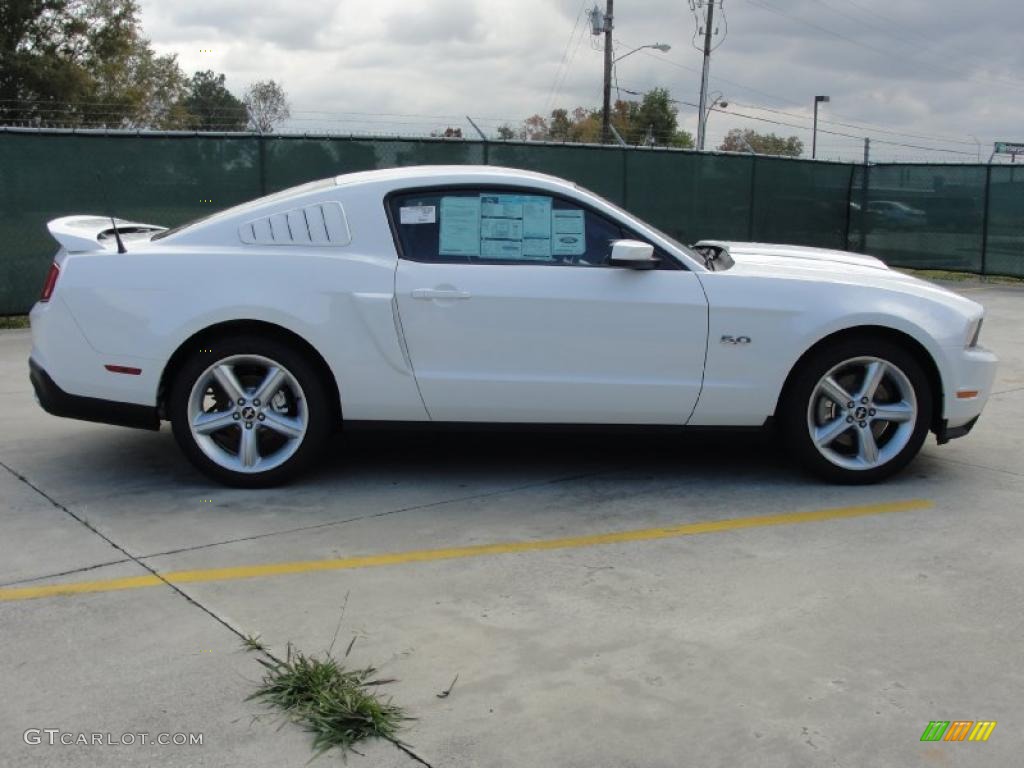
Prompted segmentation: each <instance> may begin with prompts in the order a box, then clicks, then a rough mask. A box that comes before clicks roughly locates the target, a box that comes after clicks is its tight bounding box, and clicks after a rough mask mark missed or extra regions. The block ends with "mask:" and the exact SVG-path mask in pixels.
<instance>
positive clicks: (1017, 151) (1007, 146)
mask: <svg viewBox="0 0 1024 768" xmlns="http://www.w3.org/2000/svg"><path fill="white" fill-rule="evenodd" d="M996 154H997V155H1024V144H1022V143H1021V142H1017V141H997V142H996Z"/></svg>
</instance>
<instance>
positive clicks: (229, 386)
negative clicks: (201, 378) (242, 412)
mask: <svg viewBox="0 0 1024 768" xmlns="http://www.w3.org/2000/svg"><path fill="white" fill-rule="evenodd" d="M213 378H215V379H216V380H217V383H218V384H220V387H221V389H223V390H224V394H226V395H227V396H228V397H230V398H231V400H232V401H237V400H238V399H239V398H240V397H244V396H245V390H244V389H243V388H242V385H241V384H239V383H238V378H237V377H236V376H235V371H234V369H233V368H232V367H231V366H230V365H226V364H225V365H218V366H217V367H216V368H214V369H213Z"/></svg>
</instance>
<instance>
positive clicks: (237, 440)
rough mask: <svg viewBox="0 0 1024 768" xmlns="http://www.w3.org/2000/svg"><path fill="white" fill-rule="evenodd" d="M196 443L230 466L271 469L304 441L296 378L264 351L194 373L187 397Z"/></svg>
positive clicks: (304, 417)
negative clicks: (198, 374) (197, 375)
mask: <svg viewBox="0 0 1024 768" xmlns="http://www.w3.org/2000/svg"><path fill="white" fill-rule="evenodd" d="M188 423H189V429H190V430H191V431H192V437H193V439H194V440H195V441H196V445H198V446H199V448H200V449H201V450H202V451H203V453H205V454H206V455H207V456H208V457H209V458H210V459H211V460H212V461H214V462H215V463H217V464H218V465H219V466H221V467H224V468H225V469H229V470H231V471H232V472H243V473H246V474H254V473H258V472H267V471H269V470H271V469H274V468H275V467H279V466H281V465H282V464H284V462H286V461H288V459H290V458H291V457H292V456H293V455H295V452H296V451H297V450H298V449H299V446H301V445H302V439H303V437H305V434H306V428H307V426H308V424H309V412H308V409H307V406H306V397H305V395H304V393H303V391H302V387H301V386H299V382H298V380H297V379H296V378H295V376H293V375H292V373H291V372H290V371H289V370H288V369H287V368H285V367H284V366H283V365H281V364H280V363H277V362H275V361H273V360H271V359H270V358H267V357H262V356H260V355H232V356H231V357H226V358H224V359H223V360H219V361H217V362H216V363H214V364H213V365H211V366H210V367H209V368H207V369H206V370H205V371H203V373H202V375H200V376H199V378H198V379H196V382H195V384H194V385H193V386H192V392H191V393H190V394H189V398H188Z"/></svg>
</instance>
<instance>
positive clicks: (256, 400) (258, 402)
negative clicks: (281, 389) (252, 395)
mask: <svg viewBox="0 0 1024 768" xmlns="http://www.w3.org/2000/svg"><path fill="white" fill-rule="evenodd" d="M252 404H253V405H255V406H256V407H257V408H259V407H260V400H259V398H256V399H255V400H253V401H252Z"/></svg>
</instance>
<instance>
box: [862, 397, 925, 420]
mask: <svg viewBox="0 0 1024 768" xmlns="http://www.w3.org/2000/svg"><path fill="white" fill-rule="evenodd" d="M874 409H875V415H874V416H872V417H871V418H872V420H873V421H892V422H904V421H911V420H912V419H913V418H914V408H913V406H911V405H910V403H907V402H902V403H891V404H889V403H887V404H885V405H877V404H876V405H875V406H874Z"/></svg>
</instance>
